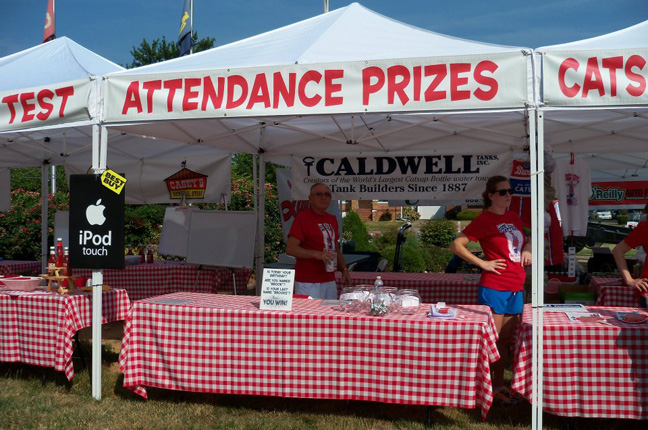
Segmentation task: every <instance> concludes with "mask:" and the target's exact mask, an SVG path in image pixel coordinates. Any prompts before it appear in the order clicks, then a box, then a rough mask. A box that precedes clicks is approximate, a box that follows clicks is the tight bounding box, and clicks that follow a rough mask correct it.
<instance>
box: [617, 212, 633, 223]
mask: <svg viewBox="0 0 648 430" xmlns="http://www.w3.org/2000/svg"><path fill="white" fill-rule="evenodd" d="M616 220H617V223H618V224H619V225H626V223H627V222H628V221H630V216H629V215H623V214H620V215H617V216H616Z"/></svg>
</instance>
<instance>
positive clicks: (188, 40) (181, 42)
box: [178, 0, 193, 57]
mask: <svg viewBox="0 0 648 430" xmlns="http://www.w3.org/2000/svg"><path fill="white" fill-rule="evenodd" d="M190 3H191V0H185V2H184V9H183V10H182V18H181V19H180V33H179V34H178V48H180V56H181V57H182V56H183V55H187V54H189V53H190V52H191V45H192V44H193V40H192V37H191V6H190Z"/></svg>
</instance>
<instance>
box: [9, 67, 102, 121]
mask: <svg viewBox="0 0 648 430" xmlns="http://www.w3.org/2000/svg"><path fill="white" fill-rule="evenodd" d="M92 85H93V82H92V81H90V80H89V79H84V80H80V81H72V82H66V83H58V84H56V85H52V86H47V87H34V88H27V89H22V90H20V91H3V92H0V131H6V130H18V129H25V128H34V127H42V126H46V125H55V124H62V123H66V122H67V123H69V122H75V121H82V120H87V119H90V113H89V112H88V103H89V97H90V90H91V89H92Z"/></svg>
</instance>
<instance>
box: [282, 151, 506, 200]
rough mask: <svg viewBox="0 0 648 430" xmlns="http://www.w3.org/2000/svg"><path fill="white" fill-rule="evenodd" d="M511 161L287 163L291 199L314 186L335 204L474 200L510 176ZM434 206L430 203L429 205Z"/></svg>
mask: <svg viewBox="0 0 648 430" xmlns="http://www.w3.org/2000/svg"><path fill="white" fill-rule="evenodd" d="M512 159H513V155H512V154H511V153H510V152H504V153H501V154H452V153H449V154H434V155H429V154H412V153H407V154H405V153H396V152H389V153H363V154H361V155H358V156H341V155H338V156H336V155H330V154H326V155H316V154H313V155H303V156H299V157H297V156H295V157H293V158H292V159H291V164H290V165H291V169H292V176H293V181H292V183H293V187H292V198H293V199H303V198H306V197H307V196H308V194H309V190H310V187H311V186H312V185H313V184H316V183H318V182H321V183H324V184H326V185H328V186H329V187H330V188H331V192H332V193H333V198H334V199H339V200H356V199H368V200H371V199H374V200H375V199H379V200H390V199H393V200H403V199H406V200H416V199H420V200H425V201H428V202H439V203H440V204H441V203H442V204H445V203H444V202H447V201H457V200H466V199H479V198H480V196H481V193H482V191H484V187H485V184H486V181H487V180H488V178H489V177H491V176H493V175H499V174H502V172H507V171H510V164H511V161H512ZM431 204H434V203H431Z"/></svg>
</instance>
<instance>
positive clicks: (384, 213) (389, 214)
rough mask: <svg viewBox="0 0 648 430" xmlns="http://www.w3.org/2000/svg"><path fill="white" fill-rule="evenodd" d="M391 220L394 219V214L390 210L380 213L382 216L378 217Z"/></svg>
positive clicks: (381, 219)
mask: <svg viewBox="0 0 648 430" xmlns="http://www.w3.org/2000/svg"><path fill="white" fill-rule="evenodd" d="M391 220H392V214H391V212H389V211H387V212H383V213H382V214H380V218H379V219H378V221H391Z"/></svg>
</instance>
